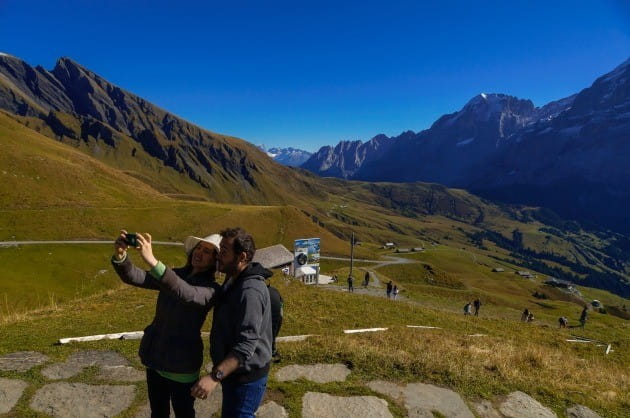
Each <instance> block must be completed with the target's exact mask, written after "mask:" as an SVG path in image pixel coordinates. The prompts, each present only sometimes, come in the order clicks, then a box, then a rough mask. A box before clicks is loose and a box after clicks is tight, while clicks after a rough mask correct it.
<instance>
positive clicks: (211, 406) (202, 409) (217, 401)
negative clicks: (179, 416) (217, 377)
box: [135, 385, 223, 418]
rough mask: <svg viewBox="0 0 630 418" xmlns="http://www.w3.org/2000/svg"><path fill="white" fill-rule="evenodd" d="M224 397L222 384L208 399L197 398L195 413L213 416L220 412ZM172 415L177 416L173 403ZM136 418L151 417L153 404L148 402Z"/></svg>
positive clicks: (199, 415)
mask: <svg viewBox="0 0 630 418" xmlns="http://www.w3.org/2000/svg"><path fill="white" fill-rule="evenodd" d="M222 399H223V392H222V391H221V385H218V386H217V388H216V389H215V390H214V392H212V393H211V394H210V396H208V399H197V400H195V415H196V416H198V417H211V416H212V415H213V414H216V413H218V412H219V411H220V410H221V401H222ZM170 415H171V416H172V417H174V416H175V412H173V406H172V405H171V414H170ZM135 418H151V406H150V405H149V403H148V402H147V404H146V405H145V406H143V407H142V409H140V411H138V413H137V414H136V416H135Z"/></svg>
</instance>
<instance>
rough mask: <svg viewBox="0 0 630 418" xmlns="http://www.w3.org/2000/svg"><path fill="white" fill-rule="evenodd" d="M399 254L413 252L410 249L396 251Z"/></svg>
mask: <svg viewBox="0 0 630 418" xmlns="http://www.w3.org/2000/svg"><path fill="white" fill-rule="evenodd" d="M396 252H397V253H410V252H411V250H410V249H409V248H398V249H396Z"/></svg>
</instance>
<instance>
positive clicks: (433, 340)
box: [0, 279, 630, 417]
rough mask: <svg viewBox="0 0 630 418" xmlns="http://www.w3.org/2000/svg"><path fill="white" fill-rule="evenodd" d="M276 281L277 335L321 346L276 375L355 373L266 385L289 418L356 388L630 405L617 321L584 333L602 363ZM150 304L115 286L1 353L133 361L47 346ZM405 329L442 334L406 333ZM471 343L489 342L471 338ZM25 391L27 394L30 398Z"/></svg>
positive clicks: (426, 311)
mask: <svg viewBox="0 0 630 418" xmlns="http://www.w3.org/2000/svg"><path fill="white" fill-rule="evenodd" d="M273 280H274V281H275V282H276V286H277V287H279V289H280V291H281V292H282V294H283V296H284V298H285V322H284V325H283V329H282V332H281V335H296V334H316V335H319V336H318V337H314V338H312V339H309V340H308V341H307V342H303V343H291V344H289V343H284V344H281V345H280V349H281V351H282V353H283V359H284V360H283V364H311V363H314V362H325V363H336V362H341V363H345V364H347V365H349V366H350V367H351V368H352V369H353V373H352V375H351V377H350V378H349V380H348V381H347V382H345V383H341V384H329V385H317V384H312V383H305V382H302V383H298V384H291V383H279V382H275V381H273V380H272V382H271V384H270V387H269V391H268V394H267V397H268V398H269V399H276V400H279V401H281V402H282V403H283V404H284V405H286V406H287V407H288V408H289V410H290V413H291V415H292V416H299V411H300V407H301V402H300V399H301V396H302V395H303V394H304V393H305V392H306V391H309V390H319V391H329V392H331V393H337V394H339V395H344V396H348V395H352V394H371V392H370V391H369V389H367V388H366V387H365V386H364V384H365V383H366V382H368V381H370V380H373V379H385V380H394V381H399V382H415V381H423V382H433V383H436V384H439V385H444V386H447V387H451V388H453V389H455V390H457V391H459V392H460V393H462V394H463V395H464V396H465V397H466V398H468V399H478V398H488V397H493V396H496V395H500V394H505V393H508V392H510V391H513V390H522V391H525V392H527V393H529V394H531V395H532V396H534V397H535V398H537V399H539V400H540V401H542V402H543V403H545V404H547V405H550V406H552V407H553V408H555V409H556V411H557V412H560V411H561V410H562V409H563V408H565V407H567V406H569V405H571V404H573V403H581V404H585V405H588V406H589V407H591V408H594V409H595V410H597V411H600V412H602V413H603V414H604V415H605V416H618V417H621V416H623V414H624V411H626V410H627V408H628V407H629V406H630V399H629V397H628V393H629V391H628V389H630V386H629V384H630V382H629V381H628V375H627V372H626V371H627V365H628V364H629V362H630V357H629V356H630V355H629V352H628V349H629V348H630V347H629V345H628V341H627V326H626V325H625V324H624V323H623V322H622V321H620V320H615V318H606V319H608V320H602V319H601V318H600V317H599V316H594V317H593V318H592V320H591V322H590V323H589V324H588V326H587V328H586V330H585V331H584V332H580V334H582V335H587V336H591V337H596V338H599V339H603V340H605V341H609V342H613V346H614V349H615V351H614V352H613V353H612V354H611V355H608V356H604V355H603V348H602V347H596V346H594V345H590V344H569V343H567V342H565V341H564V339H565V338H566V337H567V336H568V335H569V333H571V332H573V330H570V329H569V330H562V331H559V330H557V329H556V328H555V325H554V324H553V323H547V322H546V321H544V320H542V321H538V322H537V323H534V324H521V323H519V322H518V320H517V319H515V318H514V317H513V312H512V311H511V310H510V309H509V308H505V309H504V308H500V307H496V309H494V310H493V312H492V314H491V315H489V316H488V315H486V313H485V312H483V315H482V317H480V318H470V317H463V316H462V315H460V314H456V313H450V312H446V311H443V310H436V309H433V308H429V307H426V306H425V305H424V303H406V302H392V301H388V300H386V299H383V298H377V297H370V296H361V295H356V294H355V295H348V294H346V293H341V292H332V291H327V290H323V289H318V288H316V287H307V286H304V285H301V284H299V283H296V282H285V281H284V280H282V279H273ZM154 300H155V295H154V294H153V293H152V292H150V291H143V290H137V289H133V288H128V287H122V288H118V289H116V290H115V291H111V292H108V293H104V294H100V295H97V296H93V297H90V298H86V299H83V300H81V301H77V302H75V303H71V304H67V305H64V306H60V307H57V309H53V310H48V311H46V310H43V311H40V312H37V313H34V314H33V315H31V316H30V317H29V318H28V319H23V320H19V321H15V322H12V323H9V324H5V325H4V326H3V327H2V332H3V338H2V339H0V353H7V352H12V351H17V350H23V349H29V350H31V349H32V350H39V351H42V352H45V353H47V354H49V355H51V356H52V357H53V359H63V358H65V357H66V356H67V355H68V354H69V353H71V352H73V351H75V350H78V349H114V350H118V351H120V352H121V353H123V354H124V355H126V356H127V357H129V358H131V359H136V357H135V352H136V350H137V347H138V342H137V341H101V342H92V343H81V344H73V345H70V346H53V345H51V344H52V343H54V342H55V341H56V340H57V339H58V338H61V337H66V336H77V335H89V334H98V333H106V332H120V331H123V330H125V331H131V330H137V329H142V328H143V327H144V326H145V325H146V324H147V323H148V322H149V321H150V319H151V317H152V314H153V303H154ZM486 308H487V307H486V306H485V305H484V306H483V309H484V310H485V309H486ZM406 325H432V326H438V327H441V328H442V329H441V330H419V329H409V328H406ZM373 326H384V327H389V328H390V330H389V331H387V332H384V333H376V334H365V335H343V334H342V333H341V331H342V330H343V329H348V328H363V327H373ZM207 327H208V325H206V326H205V329H207ZM477 333H482V334H486V335H487V337H469V336H468V335H470V334H477ZM135 361H136V366H138V367H140V364H139V363H138V362H137V359H136V360H135ZM274 367H275V366H274ZM0 376H3V377H18V376H19V377H21V378H25V379H26V380H27V381H29V382H31V383H32V384H33V385H34V386H35V388H36V387H41V385H43V384H44V383H45V382H43V381H42V380H41V377H39V375H38V373H37V371H36V370H34V371H31V372H28V373H25V374H19V373H8V372H1V373H0ZM90 377H91V375H90V372H89V371H88V372H86V373H84V374H83V375H81V376H79V377H77V378H76V379H75V380H76V381H88V380H89V379H90ZM33 390H34V388H31V389H29V391H30V393H32V392H33ZM144 396H145V394H144V391H143V390H140V391H139V393H138V396H137V404H138V406H139V405H141V404H143V403H144V402H145V398H144ZM27 398H28V397H23V398H22V399H23V400H22V401H21V403H20V406H19V408H18V413H19V411H20V410H22V411H25V409H24V408H26V399H27ZM396 411H398V412H399V413H400V412H401V411H403V409H401V408H400V407H399V409H397V410H396Z"/></svg>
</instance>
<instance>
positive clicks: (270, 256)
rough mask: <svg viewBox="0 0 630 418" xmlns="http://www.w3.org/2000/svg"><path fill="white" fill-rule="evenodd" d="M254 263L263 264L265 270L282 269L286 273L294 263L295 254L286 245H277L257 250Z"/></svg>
mask: <svg viewBox="0 0 630 418" xmlns="http://www.w3.org/2000/svg"><path fill="white" fill-rule="evenodd" d="M252 261H255V262H257V263H260V264H262V266H263V267H264V268H268V269H275V268H282V269H283V271H284V268H287V267H289V268H290V266H291V264H292V263H293V253H292V252H291V251H289V250H287V249H286V247H285V246H284V245H282V244H276V245H272V246H271V247H265V248H261V249H258V250H256V253H255V254H254V259H253V260H252Z"/></svg>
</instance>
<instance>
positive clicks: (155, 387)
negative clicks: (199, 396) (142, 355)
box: [147, 369, 195, 418]
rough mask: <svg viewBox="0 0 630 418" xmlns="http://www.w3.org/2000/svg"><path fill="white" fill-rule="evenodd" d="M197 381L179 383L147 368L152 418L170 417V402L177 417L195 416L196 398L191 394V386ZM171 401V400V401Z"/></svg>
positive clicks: (189, 417)
mask: <svg viewBox="0 0 630 418" xmlns="http://www.w3.org/2000/svg"><path fill="white" fill-rule="evenodd" d="M194 384H195V382H191V383H179V382H175V381H173V380H171V379H167V378H166V377H163V376H160V374H159V373H158V372H156V371H155V370H153V369H147V387H148V389H149V403H150V404H151V418H168V417H169V415H170V405H169V404H170V403H171V402H172V403H173V411H175V416H176V417H177V418H194V417H195V398H194V397H193V396H191V395H190V388H192V387H193V385H194ZM169 401H171V402H169Z"/></svg>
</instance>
